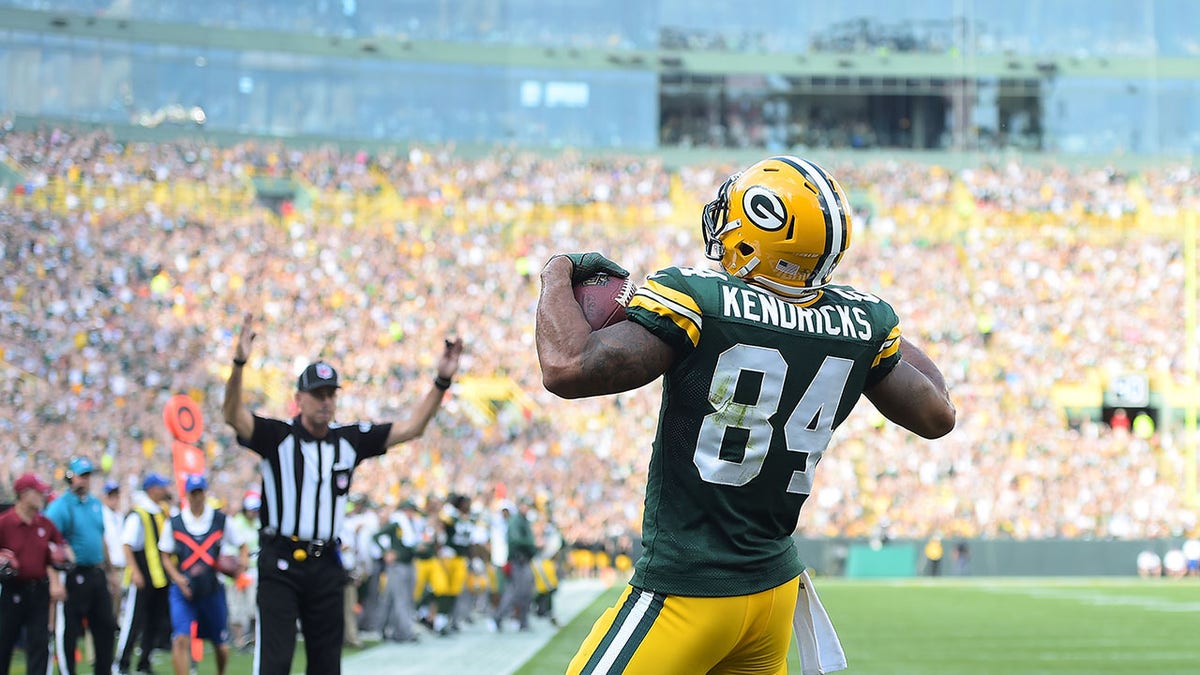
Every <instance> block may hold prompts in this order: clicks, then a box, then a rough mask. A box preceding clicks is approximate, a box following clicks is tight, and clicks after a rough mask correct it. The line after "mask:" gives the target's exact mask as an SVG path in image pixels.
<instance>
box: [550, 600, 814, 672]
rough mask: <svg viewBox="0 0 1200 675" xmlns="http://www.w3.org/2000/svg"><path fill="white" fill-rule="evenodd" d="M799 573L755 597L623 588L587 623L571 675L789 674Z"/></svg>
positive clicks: (569, 669) (573, 660)
mask: <svg viewBox="0 0 1200 675" xmlns="http://www.w3.org/2000/svg"><path fill="white" fill-rule="evenodd" d="M799 584H800V581H799V577H797V578H795V579H792V580H791V581H788V582H787V583H784V584H781V585H779V586H776V587H775V588H771V589H768V590H765V591H762V592H760V593H755V594H753V595H736V596H732V597H727V598H699V597H689V596H680V595H664V594H662V593H651V592H650V591H643V590H640V589H636V588H633V587H632V586H630V587H627V588H626V589H625V592H624V593H623V594H621V599H620V600H618V601H617V604H616V605H614V606H612V607H610V608H609V609H608V610H606V611H605V612H604V614H603V615H601V616H600V618H599V619H597V620H596V623H595V624H593V625H592V632H591V633H590V634H588V636H587V639H585V640H584V641H583V644H582V645H581V646H580V647H579V651H578V652H576V654H575V658H573V659H572V660H571V665H570V666H568V668H567V673H568V674H569V675H575V674H577V673H583V674H585V675H601V674H607V673H612V674H614V675H615V674H616V673H623V674H624V675H672V674H674V675H697V674H698V673H709V674H717V673H719V674H722V675H752V674H753V675H786V674H787V652H788V647H789V646H790V645H791V640H792V613H793V612H794V611H795V609H796V592H797V591H798V590H799V587H800V586H799Z"/></svg>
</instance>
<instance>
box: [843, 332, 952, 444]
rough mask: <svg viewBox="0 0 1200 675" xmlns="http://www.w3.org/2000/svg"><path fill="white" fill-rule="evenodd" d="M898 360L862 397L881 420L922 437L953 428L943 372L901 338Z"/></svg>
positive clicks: (929, 436)
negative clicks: (882, 418) (868, 402)
mask: <svg viewBox="0 0 1200 675" xmlns="http://www.w3.org/2000/svg"><path fill="white" fill-rule="evenodd" d="M900 355H901V361H900V363H898V364H896V367H895V368H894V369H892V372H890V373H888V375H887V377H884V378H883V379H882V380H880V382H879V383H878V384H876V385H875V386H874V387H871V388H870V389H868V390H866V391H864V392H863V394H864V395H865V396H866V397H867V398H868V399H869V400H870V401H871V403H873V404H874V405H875V407H876V408H877V409H878V410H879V412H880V413H882V414H883V416H884V417H886V418H888V419H889V420H891V421H892V422H895V423H896V424H899V425H900V426H902V427H904V428H905V429H908V430H909V431H911V432H913V433H915V434H918V435H920V436H923V437H925V438H941V437H942V436H945V435H946V434H948V433H950V432H951V431H952V430H953V429H954V423H955V416H956V412H955V409H954V403H953V402H951V401H950V392H949V391H948V390H947V389H946V380H945V378H944V377H942V372H941V371H940V370H938V367H937V365H936V364H934V362H933V361H932V360H930V358H929V356H927V355H926V354H925V352H924V351H922V350H921V348H920V347H918V346H916V345H914V344H913V343H912V342H909V340H908V338H905V337H902V338H900Z"/></svg>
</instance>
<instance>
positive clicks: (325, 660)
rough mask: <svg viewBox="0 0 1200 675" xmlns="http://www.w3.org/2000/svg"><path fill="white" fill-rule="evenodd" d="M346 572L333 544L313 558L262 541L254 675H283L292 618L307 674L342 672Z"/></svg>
mask: <svg viewBox="0 0 1200 675" xmlns="http://www.w3.org/2000/svg"><path fill="white" fill-rule="evenodd" d="M345 586H346V570H345V569H344V568H343V567H342V562H341V559H340V558H339V557H338V551H337V546H336V545H333V546H330V548H329V550H327V551H326V552H325V554H324V555H322V556H321V557H319V558H316V557H309V558H308V559H307V560H305V561H304V562H297V561H296V560H293V559H292V558H291V557H290V556H289V555H288V554H287V550H286V548H284V545H283V544H279V543H274V542H271V541H269V540H263V541H262V549H261V551H260V552H259V554H258V640H257V641H256V642H255V644H254V661H255V663H257V664H258V670H257V671H255V674H254V675H288V673H290V672H291V668H292V654H294V653H295V651H296V621H297V620H299V621H300V630H301V631H303V633H304V653H305V655H306V656H307V657H308V668H307V670H306V671H305V672H306V673H308V675H339V674H340V673H341V672H342V639H343V635H344V632H345V619H344V618H343V615H342V609H343V603H344V599H345Z"/></svg>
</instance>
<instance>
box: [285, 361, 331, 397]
mask: <svg viewBox="0 0 1200 675" xmlns="http://www.w3.org/2000/svg"><path fill="white" fill-rule="evenodd" d="M321 387H335V388H336V387H341V385H340V384H338V374H337V371H336V370H334V369H333V366H331V365H329V364H328V363H325V362H324V361H317V362H316V363H310V364H308V367H307V368H305V369H304V372H302V373H300V380H299V381H298V382H297V383H296V389H298V390H300V391H312V390H313V389H320V388H321Z"/></svg>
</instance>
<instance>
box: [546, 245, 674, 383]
mask: <svg viewBox="0 0 1200 675" xmlns="http://www.w3.org/2000/svg"><path fill="white" fill-rule="evenodd" d="M591 255H595V256H597V259H598V260H599V261H602V262H601V263H596V264H603V263H607V264H608V265H611V266H612V268H613V269H614V270H615V271H614V272H613V273H614V274H618V275H621V276H626V275H628V273H627V272H625V270H624V269H622V268H621V267H620V266H618V265H615V263H611V262H610V261H608V260H606V259H604V258H603V257H602V256H599V254H572V255H562V256H555V257H553V258H551V259H550V261H549V262H548V263H546V267H545V268H544V269H543V270H542V291H541V296H540V297H539V298H538V307H537V328H536V330H535V336H536V343H537V353H538V362H539V364H540V366H541V369H542V384H543V385H544V386H545V387H546V390H547V391H549V392H551V393H553V394H556V395H558V396H561V397H563V398H583V397H586V396H599V395H603V394H614V393H617V392H622V391H628V390H630V389H636V388H638V387H640V386H642V385H645V384H647V383H649V382H652V381H653V380H655V379H656V378H658V377H659V376H660V375H662V374H663V373H664V372H666V370H667V368H669V367H670V366H671V363H673V362H674V360H675V351H674V350H673V349H672V348H671V347H670V346H669V345H668V344H667V343H665V342H663V341H662V340H660V339H658V338H657V337H655V336H654V335H653V334H651V333H650V332H649V331H647V330H646V329H645V328H643V327H642V326H640V325H638V324H636V323H633V322H631V321H621V322H619V323H615V324H613V325H611V326H608V327H607V328H603V329H601V330H598V331H593V330H592V328H591V326H590V325H589V324H588V321H587V319H586V318H585V317H584V313H583V311H582V309H581V308H580V306H579V303H578V302H576V300H575V294H574V291H573V285H572V284H573V282H574V281H576V280H582V279H587V278H588V277H590V276H592V274H594V273H595V272H597V271H609V270H606V269H603V268H596V269H592V268H589V267H587V266H586V265H582V264H581V263H580V262H577V261H576V258H579V259H580V260H582V261H584V262H587V261H588V260H589V258H588V257H587V256H591ZM591 260H592V261H593V262H595V260H596V259H591ZM581 268H583V269H581Z"/></svg>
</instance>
